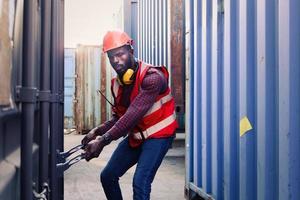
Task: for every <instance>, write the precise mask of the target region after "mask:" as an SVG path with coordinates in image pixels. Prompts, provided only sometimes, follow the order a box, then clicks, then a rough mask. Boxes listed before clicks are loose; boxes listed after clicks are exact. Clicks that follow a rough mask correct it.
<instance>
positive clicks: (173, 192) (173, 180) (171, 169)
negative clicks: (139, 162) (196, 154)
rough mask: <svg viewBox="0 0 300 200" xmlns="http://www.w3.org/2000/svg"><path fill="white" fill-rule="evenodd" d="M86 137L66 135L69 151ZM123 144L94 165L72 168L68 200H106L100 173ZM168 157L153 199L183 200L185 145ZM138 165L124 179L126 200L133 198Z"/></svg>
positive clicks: (66, 184) (67, 174)
mask: <svg viewBox="0 0 300 200" xmlns="http://www.w3.org/2000/svg"><path fill="white" fill-rule="evenodd" d="M82 138H83V136H82V135H78V134H76V132H72V133H71V134H68V135H65V141H64V142H65V150H68V149H70V148H71V147H73V146H75V145H77V144H79V143H80V141H81V139H82ZM118 142H119V141H116V142H112V143H111V144H110V145H109V146H107V147H105V148H104V150H103V152H102V153H101V154H100V156H99V157H98V158H96V159H93V160H91V161H90V162H86V161H81V162H79V163H77V164H75V165H74V166H71V167H70V168H69V169H68V170H67V171H66V172H65V176H64V197H65V198H64V199H65V200H95V199H98V200H105V199H106V198H105V195H104V192H103V189H102V186H101V184H100V181H99V173H100V171H101V170H102V169H103V168H104V166H105V165H106V163H107V162H108V160H109V158H110V155H111V154H112V152H113V150H114V149H115V148H116V146H117V144H118ZM173 146H174V147H173V148H172V149H170V150H169V152H168V154H167V155H166V157H165V158H164V161H163V163H162V165H161V167H160V168H159V170H158V172H157V174H156V177H155V179H154V182H153V183H152V192H151V199H154V200H156V199H164V200H168V199H170V200H182V199H184V179H185V168H184V146H183V145H176V144H174V145H173ZM134 170H135V166H133V167H132V168H131V169H129V170H128V171H127V173H126V174H124V176H123V177H121V179H120V186H121V189H122V194H123V199H124V200H130V199H132V178H133V174H134Z"/></svg>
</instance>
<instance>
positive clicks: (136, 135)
mask: <svg viewBox="0 0 300 200" xmlns="http://www.w3.org/2000/svg"><path fill="white" fill-rule="evenodd" d="M175 120H176V114H175V112H174V113H173V114H172V115H170V116H169V117H167V118H166V119H164V120H162V121H160V122H158V123H157V124H154V125H153V126H151V127H149V128H147V129H146V130H144V131H142V133H143V135H144V137H145V139H146V138H147V137H149V136H150V135H152V134H154V133H156V132H158V131H160V130H161V129H163V128H165V127H167V126H169V125H170V124H172V123H173V122H174V121H175ZM131 134H133V138H134V139H136V140H141V139H142V136H141V134H140V132H135V133H131Z"/></svg>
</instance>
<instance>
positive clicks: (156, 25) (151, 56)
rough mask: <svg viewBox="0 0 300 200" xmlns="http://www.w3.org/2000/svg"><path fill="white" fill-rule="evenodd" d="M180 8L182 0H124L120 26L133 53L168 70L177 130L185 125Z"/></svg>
mask: <svg viewBox="0 0 300 200" xmlns="http://www.w3.org/2000/svg"><path fill="white" fill-rule="evenodd" d="M183 8H184V1H183V0H172V1H171V0H140V1H135V0H124V16H125V18H124V22H125V23H124V29H125V31H126V32H127V33H129V35H131V37H132V38H133V39H134V41H135V42H134V48H135V51H136V53H135V55H136V57H138V58H139V59H141V60H143V61H144V62H147V63H150V64H152V65H155V66H160V65H164V66H166V67H167V68H168V70H169V74H170V85H171V89H172V94H173V96H174V98H175V103H176V114H177V120H178V122H179V126H180V127H179V129H181V130H184V127H185V124H184V123H185V122H184V121H185V120H184V119H185V95H184V93H185V80H184V79H185V49H184V44H185V42H184V41H185V37H184V22H185V21H184V14H185V13H184V9H183Z"/></svg>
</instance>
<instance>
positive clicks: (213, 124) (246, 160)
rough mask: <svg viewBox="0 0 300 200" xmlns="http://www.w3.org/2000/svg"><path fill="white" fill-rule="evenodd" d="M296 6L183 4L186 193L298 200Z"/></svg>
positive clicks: (292, 2)
mask: <svg viewBox="0 0 300 200" xmlns="http://www.w3.org/2000/svg"><path fill="white" fill-rule="evenodd" d="M299 8H300V1H299V0H278V1H271V0H259V1H247V0H240V1H237V0H228V1H223V0H213V1H210V0H201V1H197V0H189V1H186V15H188V16H187V17H186V41H189V43H188V42H187V48H186V49H187V58H188V64H189V65H188V66H187V76H188V77H187V80H188V83H187V86H188V88H187V91H188V93H187V101H186V102H187V103H188V104H189V106H188V107H187V108H188V110H187V117H188V118H187V128H186V130H187V133H188V134H187V142H186V147H187V148H186V155H187V159H186V161H187V163H186V164H187V165H186V166H187V168H186V169H187V171H186V175H187V176H186V189H187V192H189V193H190V196H191V195H192V194H193V195H195V194H198V195H200V196H202V197H203V198H205V199H208V198H213V199H218V200H222V199H227V200H238V199H240V200H253V199H261V200H262V199H272V200H273V199H274V200H286V199H291V200H299V199H300V156H299V153H300V133H299V132H300V131H299V130H300V12H299Z"/></svg>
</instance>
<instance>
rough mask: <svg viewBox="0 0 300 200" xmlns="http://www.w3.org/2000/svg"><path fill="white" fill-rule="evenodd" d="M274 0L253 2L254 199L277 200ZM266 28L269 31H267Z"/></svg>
mask: <svg viewBox="0 0 300 200" xmlns="http://www.w3.org/2000/svg"><path fill="white" fill-rule="evenodd" d="M275 21H276V17H275V2H274V1H272V0H271V1H270V0H263V1H259V2H257V58H256V65H257V72H256V74H257V85H258V86H259V87H257V96H256V102H257V113H256V119H257V120H256V127H257V133H259V134H257V152H260V153H259V154H258V155H257V167H256V168H257V199H274V200H276V199H278V195H277V194H278V185H277V177H278V176H277V173H276V171H277V162H278V160H277V156H276V153H275V152H276V143H277V135H278V131H277V128H276V126H275V124H276V115H277V110H276V101H274V99H276V91H275V87H276V50H275V48H276V43H275V42H274V41H275V31H276V29H275V28H276V27H275ZM267 30H269V32H268V34H267Z"/></svg>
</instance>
